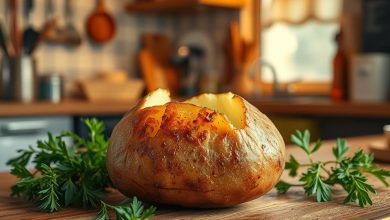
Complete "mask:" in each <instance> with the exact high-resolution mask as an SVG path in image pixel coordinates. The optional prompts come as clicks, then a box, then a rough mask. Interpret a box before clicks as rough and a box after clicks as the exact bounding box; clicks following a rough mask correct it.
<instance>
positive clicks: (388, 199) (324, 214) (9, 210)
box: [0, 136, 390, 220]
mask: <svg viewBox="0 0 390 220" xmlns="http://www.w3.org/2000/svg"><path fill="white" fill-rule="evenodd" d="M378 140H383V137H382V136H368V137H358V138H350V139H349V145H350V146H351V149H352V150H351V151H355V150H356V149H358V147H359V146H360V147H361V148H363V149H364V150H367V146H368V144H369V143H371V142H373V141H378ZM333 145H334V141H325V142H324V146H323V147H322V148H321V149H320V150H319V151H318V152H317V153H316V154H315V155H314V159H321V160H327V159H333V158H332V152H331V147H332V146H333ZM287 153H288V154H293V155H294V156H295V157H296V158H297V159H298V160H299V161H302V162H305V160H306V158H305V157H304V154H302V152H301V149H299V148H297V147H293V146H288V147H287ZM381 166H382V167H383V168H386V169H390V164H381ZM282 179H284V180H289V177H287V176H286V174H285V173H284V174H283V176H282ZM368 179H369V182H370V183H372V184H373V185H374V187H375V188H376V189H377V191H378V193H377V194H376V195H371V198H372V201H373V205H372V206H367V207H365V208H361V207H359V206H357V205H355V204H343V199H344V197H345V193H344V192H343V191H341V190H339V189H335V193H336V194H335V195H334V197H333V201H331V202H322V203H317V202H314V198H313V197H306V196H305V194H304V192H303V190H302V189H294V190H292V191H291V192H289V193H287V194H283V195H281V194H278V193H277V192H276V191H275V190H272V191H270V192H269V193H267V194H265V195H264V196H262V197H260V198H258V199H255V200H253V201H250V202H247V203H244V204H241V205H237V206H235V207H232V208H225V209H185V208H179V207H168V206H157V208H158V211H157V215H156V216H155V217H154V218H153V219H248V218H251V219H283V220H284V219H322V218H327V219H377V218H381V217H390V206H389V204H390V188H385V187H384V186H383V185H381V184H380V182H379V181H378V180H376V179H375V178H374V177H372V176H369V177H368ZM15 180H16V179H15V178H14V177H12V176H11V175H10V174H9V173H0V181H1V184H0V219H41V220H42V219H91V217H93V216H94V215H95V214H96V210H82V209H76V208H67V209H65V210H63V211H60V212H56V213H41V212H39V211H38V210H37V209H36V208H34V207H33V206H32V205H31V204H30V203H28V202H24V201H22V200H20V199H17V198H10V197H9V193H10V191H9V188H10V186H11V185H12V184H13V183H14V182H15ZM109 197H110V200H111V201H119V200H120V199H122V198H123V197H122V196H121V195H120V194H111V195H109Z"/></svg>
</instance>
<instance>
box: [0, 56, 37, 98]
mask: <svg viewBox="0 0 390 220" xmlns="http://www.w3.org/2000/svg"><path fill="white" fill-rule="evenodd" d="M35 91H36V62H35V59H34V57H32V56H27V55H22V56H20V57H3V58H2V61H1V64H0V99H2V100H9V101H20V102H25V103H26V102H32V101H34V99H35Z"/></svg>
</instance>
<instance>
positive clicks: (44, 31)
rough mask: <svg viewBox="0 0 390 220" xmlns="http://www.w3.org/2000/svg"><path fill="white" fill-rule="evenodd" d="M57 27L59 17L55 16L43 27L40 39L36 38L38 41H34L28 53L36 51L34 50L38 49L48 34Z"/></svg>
mask: <svg viewBox="0 0 390 220" xmlns="http://www.w3.org/2000/svg"><path fill="white" fill-rule="evenodd" d="M56 27H57V19H55V18H53V19H52V20H50V21H49V22H47V23H46V24H45V26H44V27H43V29H42V31H41V33H40V34H39V36H38V39H37V40H36V42H35V43H34V45H33V47H32V49H31V51H28V54H32V53H34V51H35V50H36V48H37V47H38V46H39V45H41V44H42V43H43V41H44V40H45V39H46V38H47V36H48V35H49V33H50V32H51V31H53V30H54V29H55V28H56Z"/></svg>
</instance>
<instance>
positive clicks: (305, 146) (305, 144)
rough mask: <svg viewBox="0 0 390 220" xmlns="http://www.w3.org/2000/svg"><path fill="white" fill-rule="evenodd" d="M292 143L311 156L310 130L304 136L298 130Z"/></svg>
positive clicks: (292, 136)
mask: <svg viewBox="0 0 390 220" xmlns="http://www.w3.org/2000/svg"><path fill="white" fill-rule="evenodd" d="M291 142H293V143H294V144H296V145H297V146H298V147H300V148H301V149H302V150H304V151H305V152H306V154H308V155H310V150H309V144H310V133H309V131H308V130H305V131H304V134H302V132H301V131H299V130H296V131H295V134H293V135H291Z"/></svg>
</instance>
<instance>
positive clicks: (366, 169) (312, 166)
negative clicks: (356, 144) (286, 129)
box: [275, 130, 390, 207]
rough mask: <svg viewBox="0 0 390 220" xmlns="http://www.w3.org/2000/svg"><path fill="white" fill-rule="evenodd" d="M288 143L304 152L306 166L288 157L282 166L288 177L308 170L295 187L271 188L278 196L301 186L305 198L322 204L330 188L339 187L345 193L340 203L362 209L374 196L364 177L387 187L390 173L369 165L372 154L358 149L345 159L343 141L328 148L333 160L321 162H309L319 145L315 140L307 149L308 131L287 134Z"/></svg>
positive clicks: (285, 185)
mask: <svg viewBox="0 0 390 220" xmlns="http://www.w3.org/2000/svg"><path fill="white" fill-rule="evenodd" d="M291 141H292V142H293V143H294V144H296V145H297V146H298V147H299V148H301V149H302V150H303V151H304V152H305V153H306V155H307V157H308V159H309V161H310V163H309V164H301V163H299V162H298V161H297V160H296V159H295V158H294V157H293V156H290V159H289V160H288V161H287V162H286V164H285V169H286V170H287V171H288V172H289V173H288V174H289V176H292V177H296V176H297V175H298V169H299V168H304V167H307V168H308V169H307V170H306V172H303V173H302V174H301V175H300V178H299V182H300V183H299V184H291V183H288V182H285V181H283V180H281V181H279V183H278V184H276V186H275V187H276V189H277V190H278V191H279V192H280V193H286V192H287V191H288V190H289V189H290V188H291V187H303V188H304V190H305V193H306V194H307V195H309V196H310V195H315V197H316V201H317V202H324V201H330V200H332V193H333V190H332V186H334V185H336V184H339V185H341V186H342V187H343V189H344V190H345V191H346V192H347V193H348V195H347V197H346V198H345V200H344V203H349V202H357V203H358V204H359V206H361V207H364V206H366V205H368V204H369V205H372V200H371V198H370V195H369V194H370V193H376V191H375V189H374V188H373V187H372V185H370V184H368V183H367V178H366V177H365V176H364V174H372V175H374V176H375V177H377V178H378V179H379V180H380V181H381V182H382V183H383V184H384V185H385V186H388V185H389V184H388V182H387V180H386V177H389V176H390V171H388V170H383V169H381V168H379V167H378V166H377V165H376V164H373V160H374V157H373V155H372V154H365V153H364V152H363V150H358V151H357V152H355V154H354V155H353V156H352V157H348V156H346V153H347V152H348V149H349V147H348V144H347V142H346V141H345V140H344V139H337V141H336V146H335V147H334V148H333V149H332V152H333V155H334V157H335V160H333V161H325V162H323V161H314V160H313V159H312V154H313V153H315V152H316V151H318V150H319V149H320V147H321V145H322V142H321V140H318V141H317V142H316V143H315V144H314V145H313V146H310V132H309V131H308V130H305V131H304V132H303V133H302V132H301V131H298V130H297V131H296V132H295V134H293V135H291ZM329 165H332V166H331V167H329Z"/></svg>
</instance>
